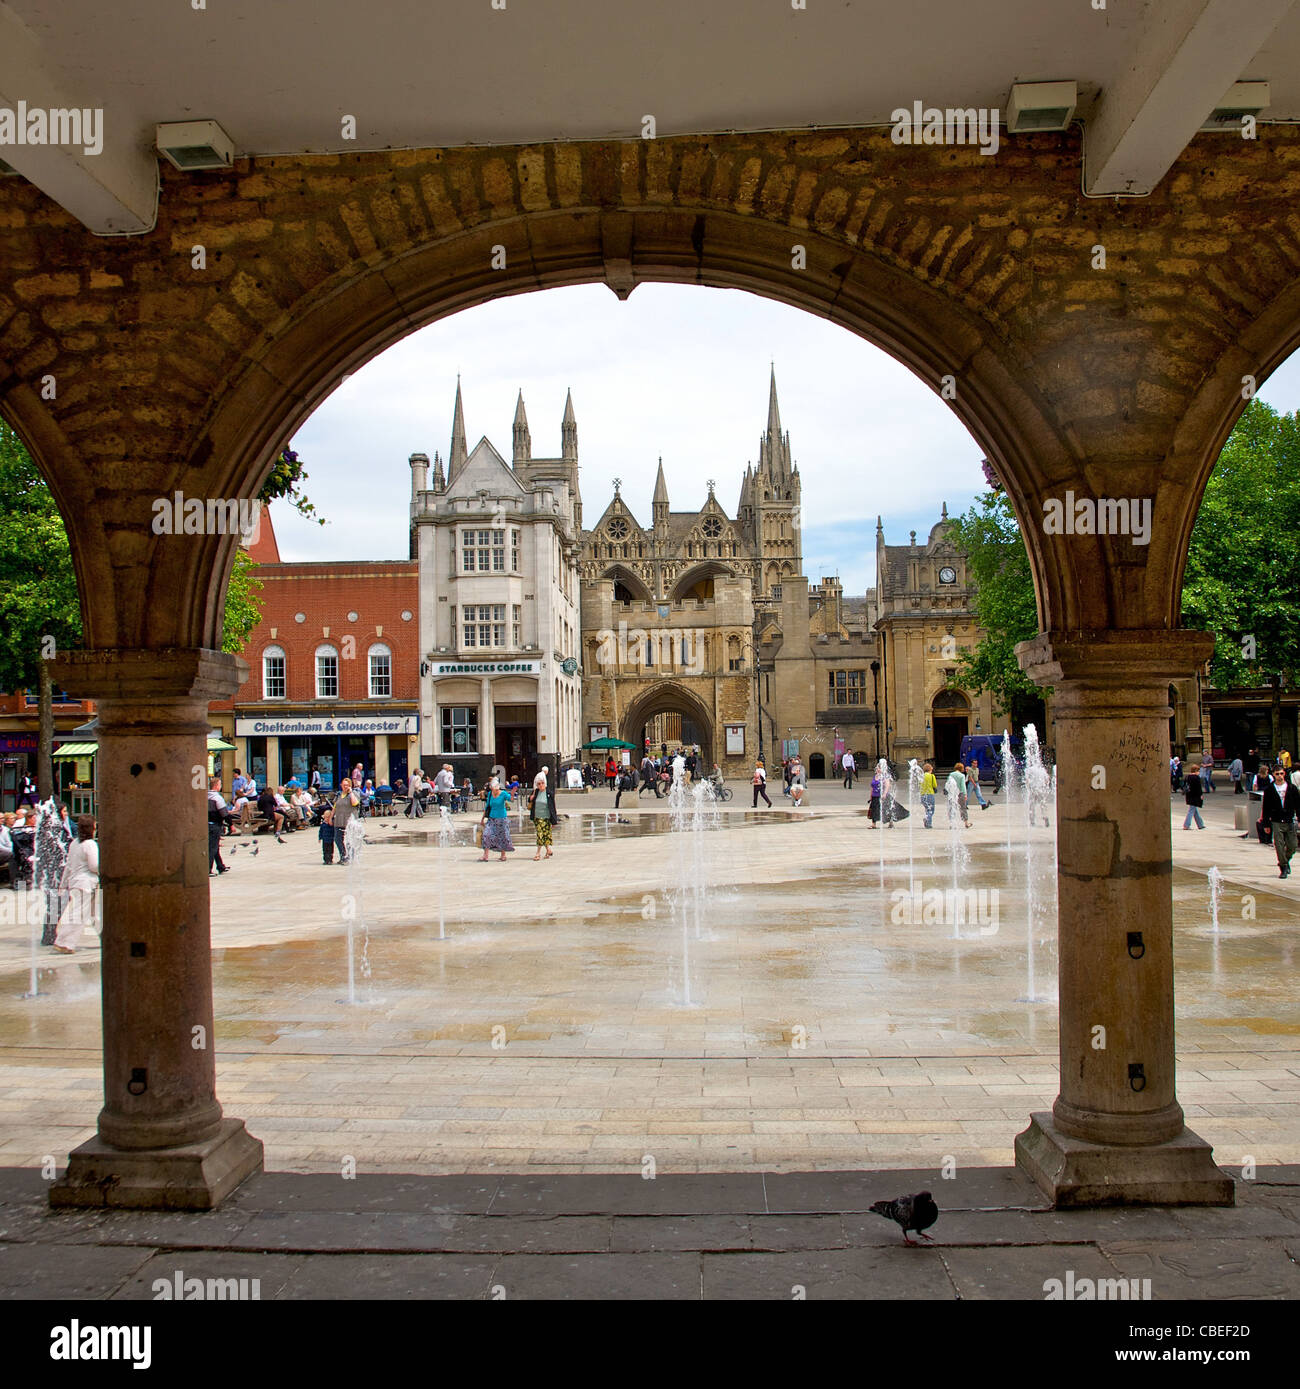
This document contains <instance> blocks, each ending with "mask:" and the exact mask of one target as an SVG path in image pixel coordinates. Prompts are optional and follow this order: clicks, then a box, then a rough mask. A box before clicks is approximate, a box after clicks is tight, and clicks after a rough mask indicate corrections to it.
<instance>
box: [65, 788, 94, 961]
mask: <svg viewBox="0 0 1300 1389" xmlns="http://www.w3.org/2000/svg"><path fill="white" fill-rule="evenodd" d="M59 888H60V890H61V891H63V892H66V893H67V894H68V901H67V905H66V906H65V907H64V908H63V911H62V913H61V914H60V916H59V930H58V934H57V935H56V936H55V937H54V948H55V949H56V950H57V951H58V952H59V953H60V954H61V955H71V954H73V953H74V952H75V951H76V949H77V946H78V945H79V944H80V943H81V937H82V934H83V933H84V932H85V929H86V927H87V926H90V927H93V928H94V929H95V930H96V931H98V930H99V922H98V915H99V913H98V910H97V908H98V906H99V845H98V844H96V843H95V818H94V816H93V815H79V816H78V817H77V842H76V843H75V844H74V845H73V846H72V847H71V848H70V849H69V850H68V859H67V862H66V863H65V864H64V865H63V876H62V878H61V879H60V881H59Z"/></svg>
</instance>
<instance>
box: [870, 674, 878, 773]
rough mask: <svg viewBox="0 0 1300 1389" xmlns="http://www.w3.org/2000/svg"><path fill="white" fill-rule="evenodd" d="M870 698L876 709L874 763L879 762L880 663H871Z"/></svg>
mask: <svg viewBox="0 0 1300 1389" xmlns="http://www.w3.org/2000/svg"><path fill="white" fill-rule="evenodd" d="M871 698H872V702H873V703H874V705H875V708H876V761H877V762H879V761H880V662H879V661H872V663H871Z"/></svg>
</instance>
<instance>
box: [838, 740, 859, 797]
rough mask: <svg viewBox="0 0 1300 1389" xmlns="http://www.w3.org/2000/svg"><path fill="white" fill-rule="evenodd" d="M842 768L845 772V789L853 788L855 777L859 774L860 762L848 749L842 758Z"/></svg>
mask: <svg viewBox="0 0 1300 1389" xmlns="http://www.w3.org/2000/svg"><path fill="white" fill-rule="evenodd" d="M840 770H841V771H842V772H843V773H844V789H845V790H846V791H852V790H853V778H854V777H855V776H856V775H857V771H858V763H857V759H856V758H855V757H854V756H853V754H852V753H851V752H849V751H848V749H845V752H844V756H843V757H842V758H840Z"/></svg>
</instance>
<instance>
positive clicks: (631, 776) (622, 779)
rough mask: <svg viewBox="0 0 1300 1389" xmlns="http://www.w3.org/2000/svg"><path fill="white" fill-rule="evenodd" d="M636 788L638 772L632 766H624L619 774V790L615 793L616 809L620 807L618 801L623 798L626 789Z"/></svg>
mask: <svg viewBox="0 0 1300 1389" xmlns="http://www.w3.org/2000/svg"><path fill="white" fill-rule="evenodd" d="M635 790H636V773H635V772H634V771H633V770H632V768H631V767H630V766H628V767H623V768H622V769H621V770H620V771H619V774H618V790H617V791H616V792H615V793H614V809H615V810H617V809H618V803H619V801H621V800H622V799H623V793H624V792H625V791H635Z"/></svg>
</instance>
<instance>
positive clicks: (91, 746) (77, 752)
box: [54, 724, 235, 757]
mask: <svg viewBox="0 0 1300 1389" xmlns="http://www.w3.org/2000/svg"><path fill="white" fill-rule="evenodd" d="M82 726H83V727H84V726H85V725H84V724H83V725H82ZM234 750H235V745H234V743H228V742H226V740H225V739H224V738H222V737H219V736H218V735H217V734H215V733H209V734H208V751H209V752H234ZM98 751H99V744H98V743H64V744H63V745H62V746H61V747H58V748H55V750H54V756H55V757H94V755H95V754H96V753H97V752H98Z"/></svg>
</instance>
